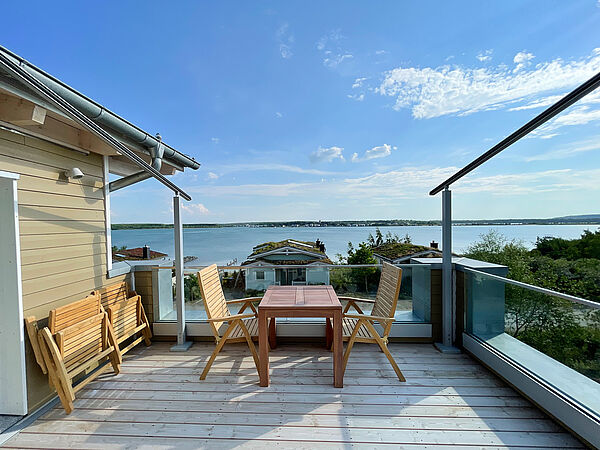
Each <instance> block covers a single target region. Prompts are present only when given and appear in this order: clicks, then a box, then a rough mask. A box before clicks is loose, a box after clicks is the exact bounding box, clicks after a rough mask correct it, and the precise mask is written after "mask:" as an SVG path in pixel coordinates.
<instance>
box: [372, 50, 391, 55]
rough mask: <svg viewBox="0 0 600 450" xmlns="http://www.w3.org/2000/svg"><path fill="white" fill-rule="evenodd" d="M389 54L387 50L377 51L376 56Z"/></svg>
mask: <svg viewBox="0 0 600 450" xmlns="http://www.w3.org/2000/svg"><path fill="white" fill-rule="evenodd" d="M388 53H389V52H388V51H387V50H375V54H376V55H377V56H382V55H387V54H388Z"/></svg>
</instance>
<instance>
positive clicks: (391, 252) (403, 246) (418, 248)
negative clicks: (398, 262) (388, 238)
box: [373, 242, 442, 261]
mask: <svg viewBox="0 0 600 450" xmlns="http://www.w3.org/2000/svg"><path fill="white" fill-rule="evenodd" d="M427 251H431V252H432V253H436V255H441V254H442V251H441V250H440V249H437V248H433V247H427V246H425V245H417V244H412V243H403V242H390V243H385V244H382V245H379V246H377V247H373V253H374V254H376V255H380V256H383V257H384V258H387V259H389V260H392V261H393V260H395V259H398V258H402V257H406V256H411V255H414V254H416V253H421V252H427Z"/></svg>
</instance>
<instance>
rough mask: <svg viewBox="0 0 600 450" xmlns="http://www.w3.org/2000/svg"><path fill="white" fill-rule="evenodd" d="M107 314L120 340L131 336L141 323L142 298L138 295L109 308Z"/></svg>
mask: <svg viewBox="0 0 600 450" xmlns="http://www.w3.org/2000/svg"><path fill="white" fill-rule="evenodd" d="M107 313H108V318H109V319H110V323H111V324H112V326H113V329H114V330H115V335H116V338H117V339H118V340H120V339H121V338H123V337H125V336H131V333H132V332H133V330H134V329H135V328H136V327H137V326H138V325H139V324H140V323H141V317H140V316H141V299H140V296H139V295H136V296H135V297H130V298H128V299H127V300H123V301H122V302H119V303H115V304H113V305H112V306H109V307H108V311H107Z"/></svg>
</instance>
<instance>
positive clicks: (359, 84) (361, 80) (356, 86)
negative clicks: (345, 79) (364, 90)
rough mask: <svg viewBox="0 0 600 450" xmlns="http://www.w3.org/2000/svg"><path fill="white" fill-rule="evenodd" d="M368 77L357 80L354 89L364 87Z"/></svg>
mask: <svg viewBox="0 0 600 450" xmlns="http://www.w3.org/2000/svg"><path fill="white" fill-rule="evenodd" d="M366 79H367V78H366V77H364V78H357V79H356V80H354V84H353V85H352V89H357V88H359V87H362V85H363V83H364V82H365V81H366Z"/></svg>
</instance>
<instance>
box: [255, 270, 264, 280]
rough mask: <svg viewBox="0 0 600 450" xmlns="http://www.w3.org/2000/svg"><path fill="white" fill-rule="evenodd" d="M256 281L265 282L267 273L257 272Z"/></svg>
mask: <svg viewBox="0 0 600 450" xmlns="http://www.w3.org/2000/svg"><path fill="white" fill-rule="evenodd" d="M256 279H257V280H264V279H265V271H264V270H257V271H256Z"/></svg>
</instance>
